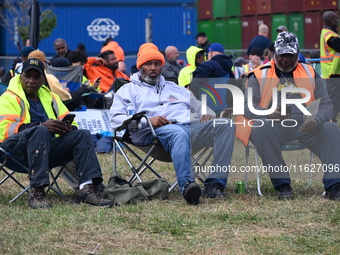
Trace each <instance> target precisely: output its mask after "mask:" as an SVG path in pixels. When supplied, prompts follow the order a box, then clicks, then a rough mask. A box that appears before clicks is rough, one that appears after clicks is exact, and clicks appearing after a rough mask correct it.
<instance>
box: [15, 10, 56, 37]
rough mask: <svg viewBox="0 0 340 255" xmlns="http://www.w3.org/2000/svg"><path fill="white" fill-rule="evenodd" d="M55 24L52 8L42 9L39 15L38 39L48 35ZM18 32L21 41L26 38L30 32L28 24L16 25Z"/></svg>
mask: <svg viewBox="0 0 340 255" xmlns="http://www.w3.org/2000/svg"><path fill="white" fill-rule="evenodd" d="M56 26H57V15H55V14H54V13H53V11H52V10H46V11H43V12H42V13H41V15H40V33H39V41H41V40H43V39H45V38H47V37H49V36H50V34H51V33H52V31H53V29H54V28H55V27H56ZM18 33H19V35H20V38H21V39H22V40H23V41H25V40H27V38H29V34H30V24H28V25H26V26H18Z"/></svg>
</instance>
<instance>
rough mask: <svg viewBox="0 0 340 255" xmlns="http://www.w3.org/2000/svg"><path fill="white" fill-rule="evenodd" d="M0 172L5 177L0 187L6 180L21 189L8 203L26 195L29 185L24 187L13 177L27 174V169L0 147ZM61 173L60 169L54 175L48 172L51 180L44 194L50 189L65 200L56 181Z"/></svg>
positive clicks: (0, 182)
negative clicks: (9, 180)
mask: <svg viewBox="0 0 340 255" xmlns="http://www.w3.org/2000/svg"><path fill="white" fill-rule="evenodd" d="M1 171H2V172H3V173H5V175H6V176H5V177H4V178H3V179H2V180H1V181H0V186H1V185H2V184H3V183H4V182H5V181H7V180H8V179H12V180H13V181H14V182H15V183H16V184H17V185H18V186H19V187H20V188H21V189H22V190H21V191H20V192H19V193H18V194H17V195H16V196H15V197H14V198H13V199H12V200H11V201H10V203H12V202H14V201H15V200H16V199H18V198H19V197H20V196H21V195H22V194H24V193H25V192H27V193H28V192H29V189H30V188H31V186H30V185H28V186H25V185H24V184H22V183H21V182H20V181H19V180H18V179H17V178H15V176H14V175H15V174H17V173H23V174H28V168H27V167H26V166H25V165H24V164H23V163H21V162H20V161H19V160H17V159H16V158H15V157H14V156H13V155H12V154H11V153H9V152H7V151H6V150H4V149H3V148H1V147H0V172H1ZM62 171H63V168H61V169H60V170H59V171H58V172H57V173H56V174H54V173H52V171H50V177H51V179H52V182H51V184H50V185H48V188H47V190H46V193H47V192H48V191H49V190H50V189H51V190H53V191H54V192H55V193H57V194H58V195H59V196H61V197H62V198H64V199H67V198H66V197H65V196H64V195H63V193H62V192H61V190H60V188H59V185H58V183H57V179H58V177H59V175H60V174H61V172H62Z"/></svg>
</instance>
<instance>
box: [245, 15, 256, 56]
mask: <svg viewBox="0 0 340 255" xmlns="http://www.w3.org/2000/svg"><path fill="white" fill-rule="evenodd" d="M241 22H242V49H248V46H249V44H250V42H251V40H253V38H254V37H255V36H257V34H258V24H257V18H256V16H250V17H242V19H241Z"/></svg>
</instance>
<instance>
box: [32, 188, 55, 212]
mask: <svg viewBox="0 0 340 255" xmlns="http://www.w3.org/2000/svg"><path fill="white" fill-rule="evenodd" d="M28 205H29V206H30V207H31V208H33V209H37V208H49V207H51V205H50V204H49V203H47V201H46V193H45V190H44V188H43V187H39V188H31V190H30V193H29V195H28Z"/></svg>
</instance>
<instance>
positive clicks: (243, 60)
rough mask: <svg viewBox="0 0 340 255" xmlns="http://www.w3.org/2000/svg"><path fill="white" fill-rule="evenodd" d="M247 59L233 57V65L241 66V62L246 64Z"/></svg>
mask: <svg viewBox="0 0 340 255" xmlns="http://www.w3.org/2000/svg"><path fill="white" fill-rule="evenodd" d="M248 62H249V61H248V60H245V59H244V58H243V57H238V58H236V59H235V62H234V63H235V65H236V66H241V65H242V64H247V63H248Z"/></svg>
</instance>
